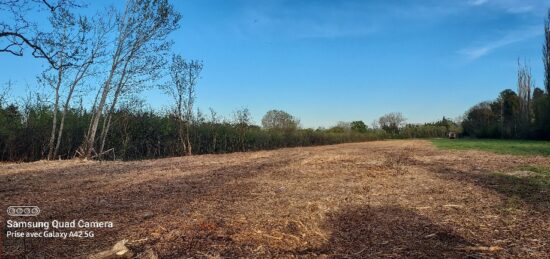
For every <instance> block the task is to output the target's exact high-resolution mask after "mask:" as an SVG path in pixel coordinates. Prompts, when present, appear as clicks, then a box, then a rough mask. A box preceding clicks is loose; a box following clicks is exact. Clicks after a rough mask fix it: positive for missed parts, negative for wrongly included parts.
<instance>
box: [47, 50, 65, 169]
mask: <svg viewBox="0 0 550 259" xmlns="http://www.w3.org/2000/svg"><path fill="white" fill-rule="evenodd" d="M60 63H61V61H60ZM62 80H63V67H62V66H60V67H59V70H58V72H57V83H56V86H55V100H54V104H53V118H52V134H51V135H50V142H49V143H48V160H52V159H53V158H54V143H55V135H56V130H57V113H58V109H59V108H58V106H59V88H60V87H61V81H62Z"/></svg>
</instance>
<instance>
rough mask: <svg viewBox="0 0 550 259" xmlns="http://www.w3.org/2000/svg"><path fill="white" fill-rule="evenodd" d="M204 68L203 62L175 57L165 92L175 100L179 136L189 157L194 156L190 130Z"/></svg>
mask: <svg viewBox="0 0 550 259" xmlns="http://www.w3.org/2000/svg"><path fill="white" fill-rule="evenodd" d="M202 68H203V64H202V62H201V61H198V60H190V61H187V60H185V59H184V58H183V57H182V56H180V55H173V57H172V64H171V66H170V76H171V79H172V81H171V82H170V84H167V85H166V86H165V87H164V89H165V91H166V92H167V93H168V94H169V95H171V96H172V98H174V101H175V107H174V113H175V114H174V115H175V117H176V120H177V123H178V135H179V139H180V141H181V145H182V149H183V152H185V153H186V154H187V155H192V154H193V148H192V146H191V140H190V128H191V123H192V122H193V118H194V116H193V106H194V104H195V97H196V96H195V87H196V85H197V81H198V79H199V76H200V73H201V71H202Z"/></svg>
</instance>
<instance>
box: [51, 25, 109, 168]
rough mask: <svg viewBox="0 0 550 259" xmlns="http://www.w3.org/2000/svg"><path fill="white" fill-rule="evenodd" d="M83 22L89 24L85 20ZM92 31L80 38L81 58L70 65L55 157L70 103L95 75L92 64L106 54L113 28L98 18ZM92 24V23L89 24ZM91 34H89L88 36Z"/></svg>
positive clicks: (99, 61) (96, 62)
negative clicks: (78, 90) (85, 83)
mask: <svg viewBox="0 0 550 259" xmlns="http://www.w3.org/2000/svg"><path fill="white" fill-rule="evenodd" d="M83 24H88V23H87V22H83ZM91 24H92V25H91V26H92V27H93V28H92V29H91V33H87V34H84V35H83V37H81V38H80V41H79V46H81V47H82V49H81V51H80V53H81V55H80V58H79V59H78V60H77V61H75V63H74V64H73V65H72V66H70V67H69V68H70V69H69V74H70V75H71V76H72V77H71V78H70V79H69V81H68V86H67V94H66V97H65V103H64V105H63V111H62V113H61V121H60V123H59V130H58V132H57V142H56V145H55V149H54V153H53V157H54V158H55V157H57V154H58V153H59V147H60V144H61V139H62V137H63V128H64V125H65V117H66V115H67V112H68V111H69V108H70V107H69V105H70V103H71V99H72V97H73V94H74V93H75V90H76V88H77V86H79V85H80V84H81V81H82V80H83V79H84V78H85V77H87V76H89V75H93V74H94V72H93V71H92V68H91V67H92V65H93V64H98V63H101V60H100V58H101V57H103V56H104V54H105V53H104V51H105V48H106V41H105V40H106V37H107V34H108V33H109V32H110V30H111V29H112V27H111V23H110V22H105V21H104V20H103V19H97V20H95V21H92V23H91ZM88 26H90V25H88ZM87 35H89V36H87Z"/></svg>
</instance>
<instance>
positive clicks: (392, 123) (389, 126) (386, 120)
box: [378, 112, 406, 134]
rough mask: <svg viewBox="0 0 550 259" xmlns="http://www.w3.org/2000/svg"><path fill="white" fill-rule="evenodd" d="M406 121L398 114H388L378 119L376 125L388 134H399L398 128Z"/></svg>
mask: <svg viewBox="0 0 550 259" xmlns="http://www.w3.org/2000/svg"><path fill="white" fill-rule="evenodd" d="M405 121H406V119H405V117H403V114H401V113H400V112H392V113H388V114H386V115H384V116H382V117H380V118H379V119H378V124H379V125H380V127H381V128H382V129H384V130H385V131H386V132H388V133H394V134H397V133H399V128H400V127H401V126H403V123H404V122H405Z"/></svg>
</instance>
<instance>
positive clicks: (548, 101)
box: [462, 9, 550, 140]
mask: <svg viewBox="0 0 550 259" xmlns="http://www.w3.org/2000/svg"><path fill="white" fill-rule="evenodd" d="M542 61H543V65H544V89H542V88H540V87H536V86H535V83H534V79H533V76H532V73H531V69H530V68H529V66H528V65H527V64H525V63H522V62H520V61H519V60H518V74H517V90H516V91H514V90H512V89H506V90H504V91H502V92H500V94H499V95H498V97H497V98H496V99H495V100H492V101H485V102H481V103H479V104H476V105H475V106H473V107H472V108H470V109H469V110H468V111H467V112H466V114H465V117H464V121H463V123H462V126H463V130H464V135H466V136H470V137H476V138H516V139H545V140H549V139H550V94H549V93H550V9H549V10H548V17H547V19H546V21H545V24H544V43H543V46H542Z"/></svg>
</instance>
